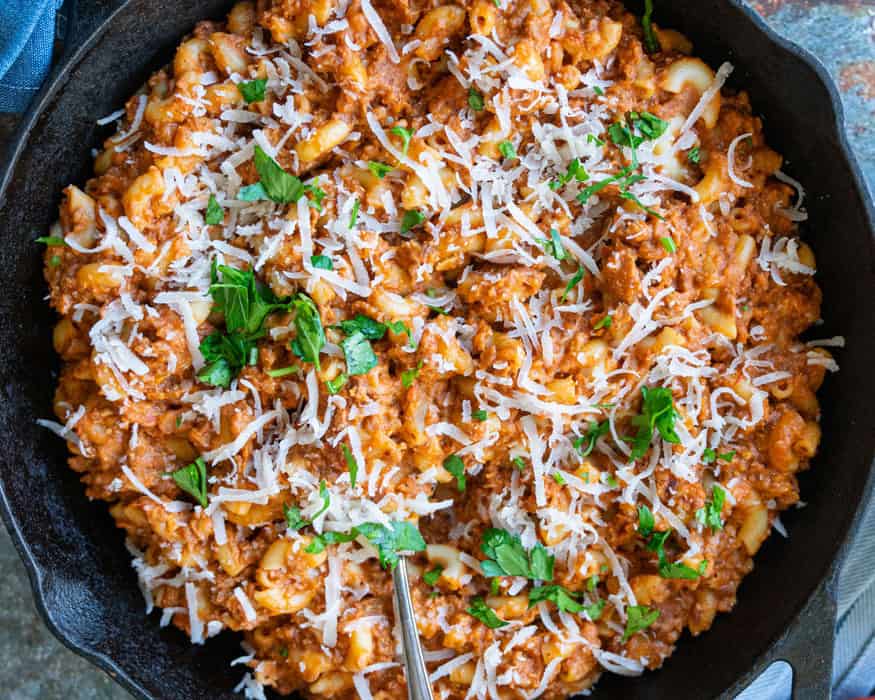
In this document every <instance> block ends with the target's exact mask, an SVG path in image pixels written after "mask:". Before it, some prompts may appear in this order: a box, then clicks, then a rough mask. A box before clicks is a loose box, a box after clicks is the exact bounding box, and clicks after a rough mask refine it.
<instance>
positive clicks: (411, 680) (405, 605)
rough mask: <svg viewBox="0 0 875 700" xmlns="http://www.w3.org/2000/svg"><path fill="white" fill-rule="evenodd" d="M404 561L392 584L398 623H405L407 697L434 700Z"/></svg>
mask: <svg viewBox="0 0 875 700" xmlns="http://www.w3.org/2000/svg"><path fill="white" fill-rule="evenodd" d="M400 560H401V561H399V562H398V565H397V566H396V567H395V569H394V571H393V572H392V584H393V588H394V589H395V608H396V610H397V611H398V612H397V614H398V621H399V622H400V623H401V640H402V642H403V644H404V670H405V673H406V674H407V698H408V700H434V697H433V696H432V694H431V684H430V683H429V682H428V671H427V670H426V668H425V659H423V656H422V645H421V644H420V642H419V631H418V630H417V629H416V614H415V613H414V612H413V601H412V600H411V598H410V582H409V581H408V580H407V559H405V558H404V557H403V556H402V557H400Z"/></svg>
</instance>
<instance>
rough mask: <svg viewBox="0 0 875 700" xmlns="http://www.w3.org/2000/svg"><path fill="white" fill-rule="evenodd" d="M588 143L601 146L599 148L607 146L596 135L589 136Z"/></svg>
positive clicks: (587, 136) (587, 137)
mask: <svg viewBox="0 0 875 700" xmlns="http://www.w3.org/2000/svg"><path fill="white" fill-rule="evenodd" d="M599 89H601V88H599ZM596 94H598V93H596ZM602 94H604V93H602ZM586 142H587V143H591V144H594V145H596V146H599V147H601V146H604V145H605V142H604V141H603V140H602V139H600V138H599V137H598V136H596V135H595V134H587V135H586Z"/></svg>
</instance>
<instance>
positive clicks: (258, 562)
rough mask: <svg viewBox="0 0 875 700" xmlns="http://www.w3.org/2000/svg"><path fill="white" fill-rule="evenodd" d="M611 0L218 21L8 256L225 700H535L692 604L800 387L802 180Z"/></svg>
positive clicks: (738, 546)
mask: <svg viewBox="0 0 875 700" xmlns="http://www.w3.org/2000/svg"><path fill="white" fill-rule="evenodd" d="M692 54H693V50H692V46H691V44H690V42H689V40H688V39H687V38H686V37H684V36H682V35H681V34H679V33H677V32H674V31H671V30H667V29H663V28H660V27H657V26H655V25H652V24H650V22H649V19H648V20H646V21H645V23H644V25H643V26H642V22H641V20H640V18H636V17H634V16H633V15H631V14H630V13H628V12H627V11H625V10H624V8H623V7H622V5H620V4H619V3H618V2H614V1H613V0H574V1H573V2H565V1H564V0H550V1H548V0H495V1H493V0H473V1H468V2H464V3H460V4H448V5H438V4H435V2H434V1H433V0H427V1H426V2H420V3H414V4H408V3H401V2H392V1H391V0H351V1H350V0H299V1H296V2H290V1H287V0H258V2H257V3H252V2H240V3H239V4H237V5H236V6H235V7H234V8H233V9H232V10H231V12H230V14H229V16H228V18H227V20H226V21H225V22H212V21H206V22H202V23H200V24H199V25H198V26H197V27H196V28H195V30H194V32H193V34H192V35H191V36H190V37H189V38H187V39H186V40H185V41H184V42H183V43H182V44H181V45H180V47H179V48H178V50H177V52H176V55H175V57H174V59H173V62H172V64H171V65H169V66H168V67H167V68H165V69H164V70H161V71H159V72H157V73H156V74H155V75H153V76H152V77H151V78H150V79H149V81H148V83H147V85H145V86H144V87H143V89H142V90H141V91H140V92H138V93H137V94H136V95H135V96H134V97H132V98H131V100H130V101H129V102H128V103H127V105H126V108H125V111H124V116H123V117H122V118H121V119H120V120H119V124H118V130H117V133H116V134H115V135H114V136H112V137H111V138H109V139H108V140H107V141H106V142H105V144H104V149H103V150H102V151H101V152H99V153H98V155H97V157H96V160H95V177H94V178H92V179H91V180H89V181H88V183H87V185H86V186H85V188H84V190H83V189H79V188H77V187H76V186H73V185H71V186H70V187H68V188H67V189H66V191H65V198H64V201H63V203H62V206H61V211H60V221H59V223H58V224H57V225H56V227H55V229H54V230H53V232H52V236H51V237H49V238H47V239H44V242H46V243H47V250H46V253H45V262H46V267H45V275H46V279H47V281H48V283H49V288H50V292H51V294H50V300H51V304H52V306H53V307H54V308H55V309H56V310H57V312H58V313H59V314H60V316H61V320H60V321H59V323H58V324H57V326H56V327H55V331H54V337H53V342H54V346H55V348H56V350H57V352H58V353H59V354H60V356H61V357H62V359H63V370H62V372H61V377H60V381H59V385H58V388H57V393H56V399H55V410H56V413H57V415H58V418H59V420H60V423H53V422H50V421H45V422H44V423H45V425H47V427H50V428H51V429H53V430H54V431H55V432H57V433H58V434H59V435H61V436H62V437H64V438H65V439H66V440H67V441H68V444H69V447H70V450H71V453H72V456H71V458H70V466H71V467H72V468H73V469H74V470H76V471H77V472H79V473H80V474H81V478H82V481H83V483H84V484H85V487H86V489H87V494H88V496H89V497H90V498H94V499H101V500H104V501H107V502H108V503H109V504H110V511H111V513H112V515H113V517H114V518H115V520H116V522H117V524H118V526H119V527H120V528H122V529H123V530H124V531H125V533H126V536H127V538H128V543H129V548H130V549H131V551H132V553H133V555H134V557H135V558H134V568H135V569H136V572H137V575H138V576H139V580H140V584H141V587H142V589H143V591H144V593H145V595H146V599H147V603H148V608H149V610H151V609H152V608H153V606H155V607H157V608H160V609H161V610H162V611H163V613H162V618H161V619H162V624H168V623H170V622H172V623H173V624H174V625H176V626H177V627H179V628H180V629H182V630H184V631H185V632H186V633H187V634H189V635H190V637H191V640H192V642H193V643H196V644H202V643H205V642H206V640H207V639H208V638H209V637H210V636H212V635H214V634H216V633H218V632H219V631H220V630H222V629H226V628H227V629H231V630H236V631H239V632H241V633H242V636H243V638H245V642H246V643H245V648H246V649H247V653H248V659H249V661H248V665H249V667H250V669H249V672H248V673H247V675H246V677H245V678H244V679H243V681H242V682H241V685H240V688H239V689H240V690H241V691H242V692H243V693H245V694H246V696H247V697H253V698H259V697H263V695H262V693H263V690H262V687H263V686H271V687H273V688H275V689H276V690H277V691H279V692H280V693H291V692H296V691H297V692H302V693H303V694H304V695H305V696H308V697H314V698H351V697H361V698H375V699H377V700H389V699H390V698H398V697H402V695H403V693H404V676H403V672H402V668H401V666H400V665H399V659H398V654H397V651H398V639H397V638H396V633H395V624H394V615H393V611H392V599H391V576H390V574H389V572H388V569H390V568H391V567H392V566H393V565H395V563H396V562H397V555H398V553H399V552H407V553H410V557H409V569H410V575H411V579H412V581H413V597H414V604H415V608H416V612H417V615H418V620H419V626H420V632H421V638H422V642H423V645H424V647H425V649H426V661H427V663H428V667H429V671H430V674H431V680H432V683H433V687H434V691H435V696H436V697H438V698H447V699H461V698H480V699H484V698H534V697H544V698H563V697H566V696H568V695H571V694H573V693H576V692H580V691H583V690H586V689H588V688H590V687H591V686H593V684H594V683H595V681H596V680H597V679H598V677H599V675H600V674H601V673H602V672H604V671H608V672H613V673H619V674H625V675H635V674H639V673H641V672H643V671H644V670H645V669H648V668H649V669H654V668H658V667H659V666H660V665H661V664H662V663H663V662H664V661H665V659H666V658H667V657H668V656H669V655H670V654H671V652H672V649H673V645H674V643H675V642H676V640H677V639H678V637H679V636H680V635H681V634H682V633H683V632H684V631H685V630H689V632H690V633H692V634H693V635H697V634H700V633H702V632H704V631H705V630H707V629H708V628H709V627H710V626H711V624H712V622H713V620H714V617H715V615H716V613H717V612H726V611H729V610H730V609H731V608H732V606H733V604H734V602H735V597H736V591H737V588H738V586H739V584H740V582H741V580H742V578H743V577H744V576H745V574H747V573H748V572H749V571H750V570H751V568H752V567H753V557H754V555H755V554H756V552H757V550H758V549H759V548H760V546H761V545H762V543H763V541H764V540H765V539H766V537H767V536H768V534H769V532H770V530H771V529H772V528H773V527H774V528H780V527H781V526H780V522H779V520H778V516H779V513H780V512H781V511H782V510H785V509H787V508H789V507H790V506H792V505H794V504H796V503H797V502H798V501H799V489H798V484H797V480H796V473H797V472H798V471H800V470H802V469H805V468H807V466H808V463H809V460H810V459H811V458H812V457H813V455H814V454H815V452H816V450H817V446H818V442H819V439H820V428H819V425H818V420H819V407H818V402H817V399H816V396H815V392H816V390H817V389H818V387H819V386H820V384H821V382H822V381H823V378H824V374H825V372H826V371H828V370H835V369H837V367H836V365H835V362H834V361H833V360H832V359H831V357H830V355H829V352H828V351H827V350H826V349H824V346H828V345H830V344H840V343H841V340H840V339H834V340H832V341H822V342H815V343H808V344H806V343H803V342H802V341H800V340H799V336H800V334H801V333H802V332H803V331H804V330H806V329H807V328H808V327H809V326H811V325H812V323H814V322H815V321H816V320H817V319H818V317H819V312H820V290H819V289H818V287H817V285H816V283H815V282H814V280H813V277H812V276H813V274H814V271H815V259H814V253H813V252H812V250H811V248H810V247H809V246H808V245H807V244H806V243H804V242H802V241H801V240H800V239H799V236H798V232H797V223H798V222H799V221H802V220H804V218H805V212H804V209H803V206H802V197H803V191H802V187H801V185H799V184H798V183H796V182H795V180H793V179H792V178H790V177H789V176H787V175H785V174H784V173H783V172H782V171H781V170H780V167H781V157H780V156H779V155H778V154H777V153H775V152H774V151H773V150H771V149H770V148H769V147H768V146H767V145H766V144H765V143H764V140H763V135H762V125H761V122H760V120H759V119H758V118H757V117H755V116H754V115H753V113H752V110H751V106H750V102H749V99H748V96H747V95H746V94H745V93H744V92H733V91H731V90H729V89H726V88H724V84H725V82H726V80H727V78H728V77H729V75H730V73H731V71H732V67H731V66H730V65H728V64H725V65H723V66H721V67H720V68H719V69H717V70H713V69H712V68H711V67H709V66H708V65H706V64H705V63H704V62H702V61H701V60H699V59H697V58H695V57H694V56H693V55H692Z"/></svg>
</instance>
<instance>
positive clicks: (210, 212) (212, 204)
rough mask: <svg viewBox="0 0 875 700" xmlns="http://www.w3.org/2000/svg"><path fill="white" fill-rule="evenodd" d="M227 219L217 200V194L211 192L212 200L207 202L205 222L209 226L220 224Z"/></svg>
mask: <svg viewBox="0 0 875 700" xmlns="http://www.w3.org/2000/svg"><path fill="white" fill-rule="evenodd" d="M224 220H225V212H224V211H223V210H222V207H221V206H220V205H219V202H218V201H216V195H214V194H211V195H210V200H209V201H208V202H207V211H206V213H205V214H204V223H206V224H207V225H208V226H218V225H219V224H221V223H222V222H223V221H224Z"/></svg>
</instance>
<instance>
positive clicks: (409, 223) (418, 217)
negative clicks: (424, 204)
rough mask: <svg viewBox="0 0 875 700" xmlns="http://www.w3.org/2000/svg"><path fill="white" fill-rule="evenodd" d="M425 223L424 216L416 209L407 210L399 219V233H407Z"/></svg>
mask: <svg viewBox="0 0 875 700" xmlns="http://www.w3.org/2000/svg"><path fill="white" fill-rule="evenodd" d="M423 221H425V214H423V213H422V212H420V211H416V209H408V210H407V211H405V212H404V216H402V217H401V233H407V232H408V231H409V230H410V229H412V228H414V227H416V226H419V225H420V224H421V223H422V222H423Z"/></svg>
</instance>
